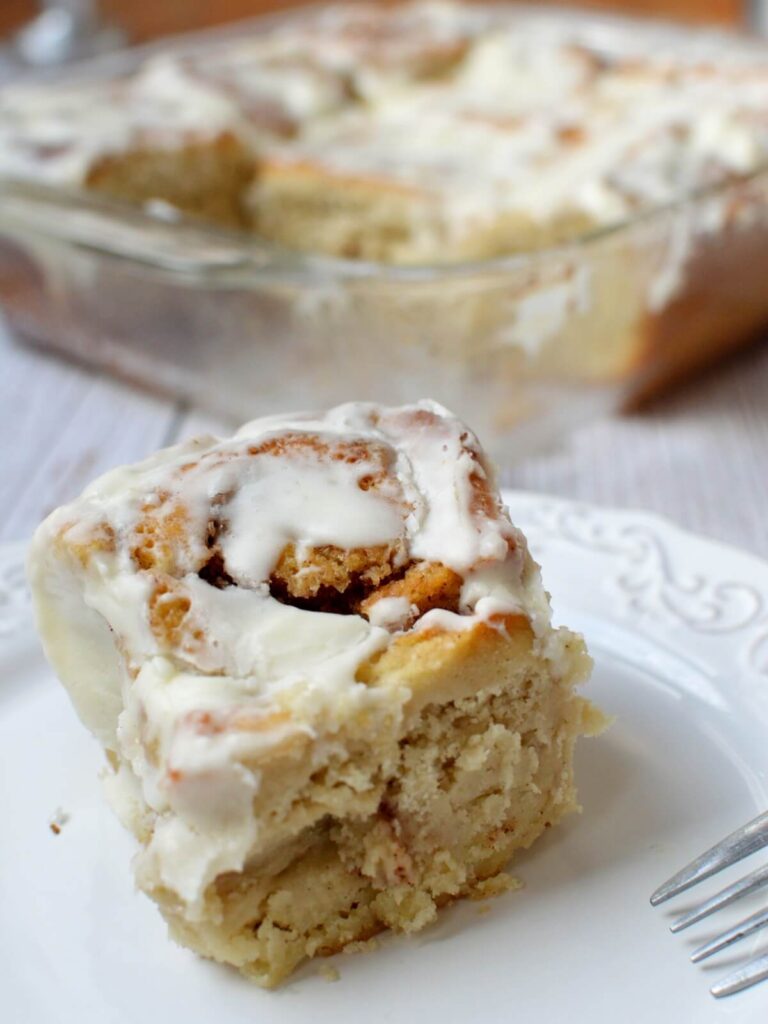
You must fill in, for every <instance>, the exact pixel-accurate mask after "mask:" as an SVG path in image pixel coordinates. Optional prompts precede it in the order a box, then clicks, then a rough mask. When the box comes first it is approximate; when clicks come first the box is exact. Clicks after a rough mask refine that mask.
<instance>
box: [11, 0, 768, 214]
mask: <svg viewBox="0 0 768 1024" xmlns="http://www.w3.org/2000/svg"><path fill="white" fill-rule="evenodd" d="M446 68H447V70H446ZM223 132H224V133H230V134H234V135H236V136H237V138H238V139H240V140H241V141H242V142H243V144H244V145H245V146H247V147H250V148H251V149H252V150H253V155H254V159H255V160H257V161H262V160H263V161H265V162H266V163H267V164H274V165H275V166H278V167H279V166H284V165H286V164H295V165H297V166H298V167H304V166H306V165H307V164H309V165H314V166H315V167H316V168H317V169H318V170H319V171H320V172H322V173H325V174H328V175H330V176H332V177H333V176H338V177H340V178H342V179H344V178H345V177H352V178H355V177H358V178H365V179H369V180H371V181H372V182H377V183H379V184H380V185H382V186H385V187H386V186H387V185H389V186H390V187H395V188H407V189H411V190H413V191H414V192H415V193H420V194H421V197H422V198H427V199H428V200H429V201H430V202H431V203H433V204H435V205H436V207H437V209H438V211H439V215H440V217H442V218H443V219H444V221H445V223H446V224H447V225H448V227H449V228H451V229H452V230H453V231H454V232H456V233H458V234H461V233H462V232H464V231H467V230H471V229H473V227H477V225H478V223H483V222H485V221H490V222H492V221H493V219H494V218H498V217H499V216H500V215H502V214H504V213H509V212H511V213H515V214H520V215H522V216H525V217H529V218H531V219H532V220H533V221H535V222H537V223H546V222H548V221H550V220H552V219H557V218H558V217H568V216H570V215H572V214H573V213H574V212H576V213H578V214H581V215H583V216H585V217H587V218H590V219H591V220H592V221H594V222H595V223H597V224H606V223H611V222H614V221H616V220H619V219H621V218H623V217H626V216H628V215H630V214H632V213H634V212H636V211H637V210H638V209H645V208H648V207H651V206H656V205H659V204H663V203H666V202H669V201H672V200H674V199H677V198H679V197H680V196H682V195H686V194H688V193H690V192H691V191H694V190H696V189H699V188H702V187H705V186H707V185H710V184H712V183H714V182H717V181H722V180H728V179H729V178H731V177H733V176H737V177H738V176H740V175H744V174H748V173H750V172H751V171H752V170H754V169H755V168H757V167H759V166H760V165H761V164H762V163H763V162H764V161H765V160H766V158H768V56H767V55H766V50H765V48H763V47H760V46H758V45H756V44H754V43H750V42H748V41H746V40H739V39H738V38H737V37H732V38H731V37H727V36H724V35H717V34H714V33H709V34H707V33H701V32H700V33H698V34H685V33H682V32H678V33H675V32H672V31H667V32H664V31H660V30H654V29H653V28H643V27H638V28H637V30H636V31H635V30H633V29H632V28H631V27H627V26H626V25H625V26H622V25H619V24H614V23H610V22H605V23H603V22H600V21H590V20H584V19H578V18H574V17H570V16H567V15H564V14H557V13H547V14H542V13H541V12H537V13H536V14H531V13H530V12H527V13H526V12H516V13H515V12H512V13H509V12H507V13H500V12H499V11H498V10H497V11H493V10H491V9H490V8H489V9H484V8H482V7H474V6H470V5H467V6H464V5H462V4H452V3H415V4H405V5H398V6H396V7H395V8H394V9H390V10H379V9H375V8H372V7H370V6H369V5H340V6H338V7H332V8H330V9H327V10H323V11H321V12H319V13H314V14H311V15H306V14H305V15H304V16H302V17H298V18H294V19H289V20H287V21H286V22H285V23H284V24H278V25H276V26H275V27H273V28H272V29H267V30H265V31H263V32H254V33H252V34H247V33H246V35H245V36H244V37H241V38H235V39H231V40H229V41H226V42H223V43H219V44H216V45H215V46H212V47H211V48H210V49H209V50H204V51H201V52H199V53H196V52H192V53H171V52H169V53H167V54H160V55H156V56H153V57H150V58H149V59H148V60H147V61H145V62H144V63H143V64H142V65H141V66H140V67H139V68H138V70H137V71H136V72H135V73H134V74H133V75H130V76H128V77H126V78H124V79H121V80H117V81H113V82H109V83H104V82H94V83H88V82H84V83H83V84H81V85H73V86H71V87H63V88H62V87H59V86H57V87H56V88H52V87H46V86H39V87H32V86H24V87H11V88H7V89H5V90H3V91H2V92H0V174H6V175H11V176H14V177H22V178H35V179H38V180H44V181H47V182H51V183H58V184H70V185H77V184H82V183H83V182H84V181H85V180H86V179H87V175H88V170H89V168H90V167H91V166H92V165H93V164H94V163H95V162H97V161H98V160H99V158H100V157H101V156H104V155H110V154H115V153H123V152H126V151H129V150H130V149H131V148H132V147H136V146H142V145H148V144H149V145H155V146H158V147H160V148H173V147H174V146H179V145H181V144H183V143H184V142H186V141H189V140H193V141H194V140H200V139H204V140H205V139H211V138H215V137H216V136H217V135H220V134H221V133H223ZM286 138H287V139H288V140H289V141H286ZM256 189H257V191H258V180H257V182H256Z"/></svg>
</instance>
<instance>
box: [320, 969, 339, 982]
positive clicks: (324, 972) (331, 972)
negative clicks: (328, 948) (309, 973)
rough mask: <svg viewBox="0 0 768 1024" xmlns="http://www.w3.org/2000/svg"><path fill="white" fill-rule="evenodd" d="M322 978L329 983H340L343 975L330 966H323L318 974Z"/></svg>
mask: <svg viewBox="0 0 768 1024" xmlns="http://www.w3.org/2000/svg"><path fill="white" fill-rule="evenodd" d="M318 973H319V974H320V977H321V978H324V979H325V980H326V981H327V982H329V983H330V982H332V981H338V980H339V978H340V977H341V975H340V974H339V972H338V970H337V969H336V968H335V967H331V965H330V964H322V966H321V967H320V970H319V972H318Z"/></svg>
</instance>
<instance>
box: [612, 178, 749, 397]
mask: <svg viewBox="0 0 768 1024" xmlns="http://www.w3.org/2000/svg"><path fill="white" fill-rule="evenodd" d="M758 198H759V197H758ZM758 198H755V199H753V200H752V201H751V202H752V203H753V204H756V203H757V202H758ZM749 202H750V200H749V199H748V198H746V199H745V203H747V204H749ZM763 202H764V200H763ZM766 267H768V226H766V224H765V223H757V224H755V225H748V224H731V225H729V226H728V227H726V228H725V230H724V231H723V232H717V233H716V234H714V235H711V236H706V237H703V238H700V239H699V240H698V241H697V242H696V247H695V250H694V253H693V256H692V258H691V260H690V262H689V263H688V265H687V266H686V267H685V270H684V274H685V285H684V287H683V288H682V290H681V291H680V292H679V293H678V294H677V295H676V296H675V297H674V298H673V299H672V301H671V302H670V303H669V304H668V305H667V306H666V307H665V308H664V310H663V311H661V312H660V313H656V314H653V313H648V314H647V315H646V317H645V319H644V321H643V322H642V324H641V327H640V331H639V341H638V349H637V356H636V360H635V364H634V366H630V367H628V368H627V372H628V374H632V373H634V374H636V381H637V382H636V383H633V384H632V386H631V389H630V393H629V397H628V400H627V408H629V409H631V408H637V407H639V406H640V405H642V404H644V403H647V402H648V401H650V400H651V399H653V398H655V397H657V396H658V395H659V394H660V393H662V392H663V391H665V390H666V389H668V388H669V387H671V386H672V385H674V384H676V383H679V382H681V381H683V380H685V379H687V378H688V377H689V376H690V374H691V373H693V372H694V371H698V370H702V369H705V368H706V367H707V366H710V365H712V364H713V363H714V362H715V361H716V360H718V359H721V358H722V357H723V356H726V355H729V354H732V353H735V352H737V351H739V350H740V349H742V348H744V347H745V346H746V345H748V344H750V343H751V342H753V341H755V340H756V339H757V338H758V337H759V335H760V334H761V332H762V331H764V329H765V327H766V324H768V291H766V284H765V281H766Z"/></svg>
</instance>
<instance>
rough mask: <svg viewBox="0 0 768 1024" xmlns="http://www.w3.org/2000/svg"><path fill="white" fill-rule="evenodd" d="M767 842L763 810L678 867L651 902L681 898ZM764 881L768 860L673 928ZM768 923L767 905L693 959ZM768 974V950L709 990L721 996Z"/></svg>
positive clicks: (696, 952)
mask: <svg viewBox="0 0 768 1024" xmlns="http://www.w3.org/2000/svg"><path fill="white" fill-rule="evenodd" d="M765 846H768V812H766V813H765V814H759V815H758V816H757V817H756V818H753V820H752V821H750V822H749V823H748V824H746V825H743V826H742V827H741V828H738V829H736V831H735V832H732V833H731V834H730V835H729V836H726V838H725V839H723V840H722V841H721V842H719V843H717V844H716V845H715V846H713V847H712V848H711V849H709V850H707V851H706V853H702V855H701V856H700V857H697V858H696V860H693V861H691V863H690V864H688V865H687V866H686V867H684V868H683V869H682V871H678V872H677V874H676V875H673V876H672V878H670V879H669V880H668V881H667V882H665V883H664V884H663V885H660V886H659V888H658V889H657V890H656V892H654V894H653V895H652V896H651V904H652V905H653V906H654V907H657V906H658V905H659V904H660V903H664V902H665V900H669V899H672V897H673V896H678V895H679V894H680V893H681V892H685V891H686V890H687V889H690V888H692V886H694V885H698V884H699V882H703V881H704V879H705V878H710V877H711V876H712V875H716V874H717V872H718V871H722V870H723V869H724V868H727V867H729V866H730V865H731V864H735V863H736V862H737V861H740V860H743V859H744V858H745V857H749V856H750V854H753V853H757V851H758V850H762V849H763V847H765ZM765 885H768V864H767V865H765V866H763V867H761V868H758V869H757V870H756V871H753V872H751V873H750V874H748V875H746V877H744V878H742V879H740V880H739V881H738V882H734V883H733V885H729V886H727V887H726V888H725V889H722V890H721V891H720V892H718V893H716V894H715V895H714V896H711V897H710V898H709V899H707V900H704V902H703V903H700V904H699V905H698V906H697V907H694V908H693V910H690V911H688V912H687V913H685V914H683V915H682V916H681V917H678V918H677V920H676V921H674V922H673V923H672V925H670V929H671V931H673V932H679V931H682V930H683V928H688V927H689V926H690V925H692V924H695V923H696V922H697V921H701V920H702V919H703V918H705V917H708V916H709V915H710V914H714V913H715V911H716V910H720V909H721V908H722V907H727V906H728V905H729V904H731V903H733V902H734V901H735V900H737V899H740V898H741V897H742V896H747V895H748V894H749V893H752V892H755V891H756V890H757V889H760V888H762V887H763V886H765ZM765 927H768V908H766V909H765V910H760V911H758V912H757V913H756V914H752V915H750V916H749V917H746V918H745V919H744V920H743V921H740V922H739V924H737V925H734V927H733V928H729V929H728V930H727V931H725V932H723V933H722V934H721V935H718V936H717V938H715V939H712V940H711V941H710V942H707V943H705V944H704V945H703V946H700V947H699V948H698V949H696V950H694V952H693V953H692V954H691V960H693V962H694V963H699V961H700V960H704V959H705V958H706V957H708V956H712V954H713V953H719V952H720V950H722V949H725V948H726V947H727V946H730V945H731V944H732V943H734V942H737V941H738V940H739V939H743V938H745V937H746V936H747V935H752V934H753V933H754V932H756V931H759V930H760V929H761V928H765ZM766 978H768V953H764V954H762V955H761V956H757V957H755V958H754V959H752V960H749V961H748V962H747V963H745V964H744V965H743V966H742V967H739V968H738V969H737V970H735V971H734V972H733V973H732V974H729V975H728V977H726V978H723V980H722V981H718V982H717V983H716V984H715V985H713V986H712V988H711V989H710V992H711V993H712V995H713V996H716V997H717V998H720V997H722V996H730V995H733V994H734V993H735V992H741V991H742V990H743V989H745V988H750V987H751V986H752V985H756V984H757V983H758V982H759V981H764V980H765V979H766Z"/></svg>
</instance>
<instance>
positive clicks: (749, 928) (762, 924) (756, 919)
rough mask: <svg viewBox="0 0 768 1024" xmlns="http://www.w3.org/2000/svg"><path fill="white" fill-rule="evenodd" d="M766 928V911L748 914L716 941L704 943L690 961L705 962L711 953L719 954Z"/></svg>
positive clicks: (767, 925) (767, 912) (692, 954)
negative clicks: (727, 947)
mask: <svg viewBox="0 0 768 1024" xmlns="http://www.w3.org/2000/svg"><path fill="white" fill-rule="evenodd" d="M766 927H768V910H758V912H757V913H756V914H750V916H749V917H745V918H744V920H743V921H739V923H738V924H735V925H734V926H733V928H729V929H728V930H727V931H725V932H723V933H722V934H721V935H718V936H717V938H716V939H712V941H711V942H706V943H704V945H703V946H699V948H698V949H696V950H694V952H693V953H691V960H693V962H694V963H695V964H697V963H699V961H700V960H706V958H707V957H708V956H712V954H713V953H719V952H720V950H721V949H725V947H726V946H730V945H732V944H733V943H734V942H738V941H739V939H744V938H746V936H747V935H751V934H752V933H753V932H757V931H760V929H761V928H766Z"/></svg>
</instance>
